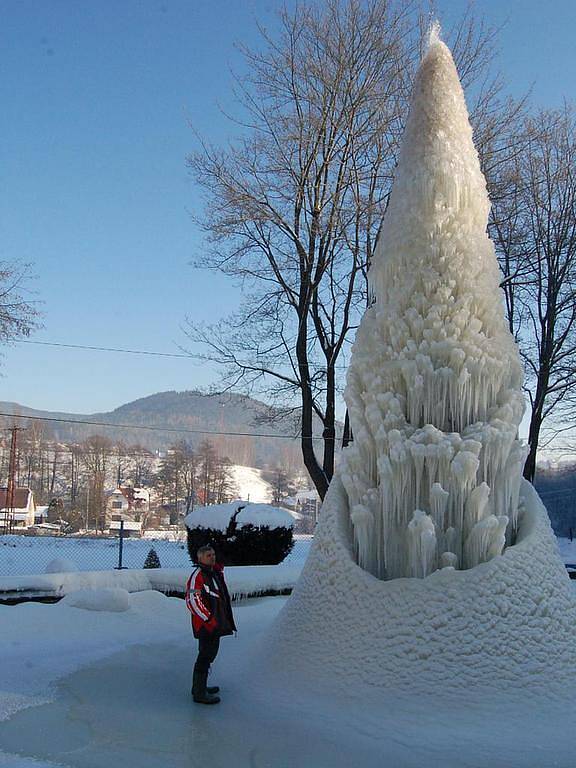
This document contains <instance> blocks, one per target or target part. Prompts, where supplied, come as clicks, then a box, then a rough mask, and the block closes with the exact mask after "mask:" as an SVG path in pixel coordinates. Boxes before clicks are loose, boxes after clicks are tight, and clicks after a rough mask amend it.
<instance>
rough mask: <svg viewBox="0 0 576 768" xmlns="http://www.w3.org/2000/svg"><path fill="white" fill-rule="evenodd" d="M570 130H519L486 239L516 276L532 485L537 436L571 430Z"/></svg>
mask: <svg viewBox="0 0 576 768" xmlns="http://www.w3.org/2000/svg"><path fill="white" fill-rule="evenodd" d="M575 157H576V125H575V120H574V111H573V110H572V109H571V108H569V107H568V106H566V107H564V108H563V109H561V110H554V111H542V112H540V113H538V114H537V115H535V116H534V117H531V118H528V119H527V120H526V122H525V126H524V140H523V151H522V152H521V153H519V155H518V156H517V157H516V158H514V161H513V162H512V163H511V166H510V169H509V180H510V187H511V190H512V191H511V193H510V194H509V195H508V197H507V198H506V199H504V200H502V201H500V202H499V203H498V204H497V205H496V206H495V214H494V217H493V218H494V224H493V227H492V236H493V238H494V240H495V242H496V246H497V249H498V252H499V255H500V257H501V262H504V264H505V265H506V267H508V268H509V269H511V270H512V271H513V272H514V273H515V279H514V280H512V281H510V288H509V290H508V291H507V302H508V306H507V308H508V313H509V321H510V326H511V328H512V330H514V331H515V332H516V335H517V337H518V340H519V342H520V349H521V352H522V356H523V358H524V362H525V367H526V374H527V380H526V388H527V392H528V396H529V400H530V406H531V413H530V427H529V437H528V440H529V444H530V453H529V455H528V458H527V460H526V465H525V468H524V475H525V477H527V478H528V479H529V480H532V479H533V478H534V475H535V471H536V452H537V449H538V445H539V443H540V441H541V438H542V434H543V433H542V430H543V427H545V426H546V425H547V426H548V430H547V433H548V436H550V435H555V434H557V433H558V431H561V430H563V429H565V428H566V422H567V421H568V422H569V424H571V420H572V418H573V416H574V412H575V406H576V397H575V395H574V388H575V385H576V167H575V165H574V158H575Z"/></svg>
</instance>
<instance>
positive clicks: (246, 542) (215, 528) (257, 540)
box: [185, 501, 294, 565]
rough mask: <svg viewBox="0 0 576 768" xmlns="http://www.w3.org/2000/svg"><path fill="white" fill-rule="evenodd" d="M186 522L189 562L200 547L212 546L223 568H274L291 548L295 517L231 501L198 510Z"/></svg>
mask: <svg viewBox="0 0 576 768" xmlns="http://www.w3.org/2000/svg"><path fill="white" fill-rule="evenodd" d="M185 522H186V528H187V532H188V553H189V555H190V559H191V560H192V562H196V552H197V551H198V548H199V547H201V546H203V545H204V544H211V545H212V546H213V547H214V549H215V550H216V555H217V558H218V561H219V562H221V563H223V564H224V565H276V564H277V563H281V562H282V561H283V560H284V558H285V557H286V556H287V555H288V554H289V553H290V552H291V551H292V548H293V546H294V540H293V533H292V529H293V526H294V518H293V517H292V515H291V514H290V513H289V512H287V511H286V510H283V509H278V508H277V507H272V506H270V505H268V504H249V503H247V502H245V501H234V502H232V503H230V504H214V505H212V506H208V507H198V508H197V509H195V510H194V511H193V512H191V513H190V514H189V515H188V516H187V517H186V520H185Z"/></svg>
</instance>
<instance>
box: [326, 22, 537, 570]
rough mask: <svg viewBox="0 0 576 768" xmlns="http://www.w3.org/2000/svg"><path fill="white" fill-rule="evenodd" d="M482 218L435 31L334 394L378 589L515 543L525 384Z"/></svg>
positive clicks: (356, 519)
mask: <svg viewBox="0 0 576 768" xmlns="http://www.w3.org/2000/svg"><path fill="white" fill-rule="evenodd" d="M489 209H490V201H489V199H488V194H487V191H486V182H485V180H484V177H483V175H482V172H481V170H480V163H479V159H478V154H477V152H476V150H475V148H474V144H473V142H472V128H471V126H470V123H469V120H468V112H467V109H466V104H465V101H464V94H463V91H462V87H461V85H460V81H459V79H458V74H457V72H456V67H455V66H454V62H453V60H452V56H451V54H450V51H449V50H448V48H447V47H446V46H445V45H444V43H442V42H441V41H440V39H439V38H438V37H437V35H436V34H432V35H431V41H430V45H429V48H428V51H427V53H426V55H425V56H424V59H423V61H422V63H421V66H420V69H419V71H418V74H417V77H416V81H415V85H414V93H413V97H412V107H411V111H410V115H409V119H408V122H407V125H406V131H405V134H404V140H403V144H402V151H401V155H400V160H399V164H398V168H397V171H396V178H395V181H394V187H393V190H392V196H391V199H390V204H389V206H388V210H387V212H386V216H385V218H384V222H383V227H382V230H381V233H380V237H379V240H378V245H377V248H376V252H375V256H374V259H373V261H372V265H371V268H370V273H369V278H370V286H371V291H372V294H373V299H374V302H373V304H372V306H371V307H370V308H369V309H368V310H367V311H366V313H365V315H364V318H363V320H362V323H361V325H360V328H359V329H358V333H357V335H356V340H355V343H354V347H353V351H352V357H351V363H350V368H349V371H348V377H347V385H346V390H345V395H344V396H345V400H346V404H347V406H348V412H349V416H350V424H351V427H352V434H353V435H354V442H353V444H352V445H351V446H350V447H348V448H347V449H346V450H345V451H344V454H343V458H342V462H341V464H340V467H339V474H340V477H341V479H342V482H343V484H344V487H345V489H346V491H347V494H348V499H349V506H350V520H351V523H352V526H353V531H354V541H355V547H356V557H357V560H358V563H359V564H360V565H361V566H362V567H363V568H365V569H366V570H368V571H370V573H372V574H374V575H376V576H377V577H379V578H389V579H390V578H398V577H403V576H419V577H424V576H427V575H428V574H430V573H432V572H433V571H434V570H436V569H437V568H439V567H442V565H444V564H450V565H452V566H454V567H457V568H461V569H466V568H471V567H474V566H475V565H477V564H478V563H481V562H484V561H486V560H489V559H491V558H492V557H494V556H495V555H498V554H500V553H501V552H502V549H503V547H504V545H505V543H508V544H510V543H512V542H513V541H514V538H515V535H516V529H517V518H518V493H519V488H520V480H521V473H522V467H523V464H524V459H525V456H526V448H525V447H524V446H523V445H522V444H521V443H520V442H519V440H518V439H517V434H518V426H519V424H520V421H521V419H522V414H523V412H524V398H523V394H522V380H523V371H522V365H521V361H520V356H519V352H518V349H517V347H516V344H515V341H514V339H513V337H512V335H511V333H510V331H509V329H508V325H507V322H506V319H505V314H504V304H503V298H502V292H501V290H500V288H499V282H500V275H499V270H498V263H497V260H496V257H495V253H494V246H493V244H492V242H491V241H490V240H489V238H488V235H487V234H486V227H487V222H488V213H489Z"/></svg>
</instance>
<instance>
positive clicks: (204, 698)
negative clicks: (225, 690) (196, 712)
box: [192, 670, 220, 704]
mask: <svg viewBox="0 0 576 768" xmlns="http://www.w3.org/2000/svg"><path fill="white" fill-rule="evenodd" d="M207 679H208V672H197V671H196V670H194V676H193V678H192V698H193V699H194V701H195V702H196V704H218V702H219V701H220V697H219V696H213V695H212V693H213V692H214V693H216V692H217V691H218V690H219V688H218V686H212V687H211V688H207V687H206V681H207Z"/></svg>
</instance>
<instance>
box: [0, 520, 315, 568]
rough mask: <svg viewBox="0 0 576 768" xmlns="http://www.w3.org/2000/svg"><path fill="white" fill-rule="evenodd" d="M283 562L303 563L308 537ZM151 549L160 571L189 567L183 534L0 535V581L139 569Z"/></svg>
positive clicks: (299, 539) (297, 538)
mask: <svg viewBox="0 0 576 768" xmlns="http://www.w3.org/2000/svg"><path fill="white" fill-rule="evenodd" d="M294 540H295V541H294V548H293V550H292V552H291V553H290V554H289V555H288V557H287V558H286V559H285V560H284V563H287V564H288V563H289V564H291V565H298V564H301V565H303V564H304V561H305V560H306V557H307V556H308V552H309V550H310V544H311V541H312V536H308V535H299V534H296V535H295V537H294ZM152 548H154V550H155V551H156V554H157V555H158V558H159V560H160V566H161V567H162V568H189V569H191V568H192V563H191V561H190V557H189V555H188V549H187V547H186V533H185V532H184V531H180V532H177V533H176V532H174V533H172V532H171V533H170V534H169V535H167V536H162V537H161V538H160V537H158V538H152V537H148V536H146V537H142V538H132V537H124V536H122V537H121V536H120V534H119V535H118V536H66V535H59V536H30V535H22V534H20V535H18V534H6V535H2V536H0V578H1V577H2V576H28V575H33V574H40V573H57V572H59V571H67V570H77V571H106V570H112V569H115V568H120V567H121V568H143V567H144V562H145V560H146V557H147V555H148V553H149V552H150V550H151V549H152Z"/></svg>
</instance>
